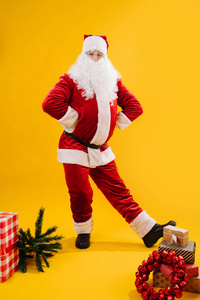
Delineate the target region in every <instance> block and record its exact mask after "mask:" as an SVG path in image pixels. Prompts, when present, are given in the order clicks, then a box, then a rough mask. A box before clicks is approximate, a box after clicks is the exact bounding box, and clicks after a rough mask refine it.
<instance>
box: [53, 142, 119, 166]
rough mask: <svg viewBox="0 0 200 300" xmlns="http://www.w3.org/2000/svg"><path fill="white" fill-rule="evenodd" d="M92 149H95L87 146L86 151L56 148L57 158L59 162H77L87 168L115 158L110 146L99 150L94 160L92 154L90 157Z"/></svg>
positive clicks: (103, 163) (101, 164) (106, 162)
mask: <svg viewBox="0 0 200 300" xmlns="http://www.w3.org/2000/svg"><path fill="white" fill-rule="evenodd" d="M92 150H93V151H95V150H96V149H91V148H89V151H88V153H86V152H84V151H81V150H73V149H58V150H57V160H58V162H60V163H66V164H77V165H81V166H85V167H88V168H95V167H97V166H103V165H106V164H108V163H109V162H111V161H113V160H114V159H115V155H114V153H113V152H112V150H111V148H110V147H108V148H107V149H106V150H104V151H102V152H100V151H99V152H98V155H99V158H98V157H97V159H96V161H95V160H94V155H93V157H92V158H91V155H92V154H91V152H92Z"/></svg>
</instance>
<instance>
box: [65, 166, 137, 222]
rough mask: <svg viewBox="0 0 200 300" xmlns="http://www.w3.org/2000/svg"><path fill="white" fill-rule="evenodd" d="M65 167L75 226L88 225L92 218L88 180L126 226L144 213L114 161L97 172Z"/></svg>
mask: <svg viewBox="0 0 200 300" xmlns="http://www.w3.org/2000/svg"><path fill="white" fill-rule="evenodd" d="M63 165H64V170H65V178H66V183H67V186H68V191H69V194H70V202H71V210H72V214H73V219H74V221H75V222H76V223H81V222H86V221H88V220H89V219H90V218H91V216H92V206H91V204H92V201H93V191H92V188H91V185H90V182H89V176H90V177H91V178H92V180H93V181H94V182H95V184H96V185H97V187H98V188H99V189H100V190H101V192H102V193H103V194H104V196H105V197H106V198H107V200H108V201H109V202H110V203H111V205H112V206H113V207H114V208H115V209H116V210H117V211H118V212H119V213H120V214H121V215H122V217H123V218H125V220H126V222H128V223H131V222H132V221H133V220H134V219H135V218H136V217H137V216H138V215H139V214H140V213H141V212H142V211H143V210H142V209H141V208H140V207H139V205H138V204H137V203H136V202H135V201H134V200H133V197H132V196H131V195H130V192H129V190H128V189H127V188H126V186H125V184H124V182H123V180H122V179H121V177H120V176H119V173H118V170H117V167H116V164H115V161H112V162H110V163H108V164H106V165H104V166H99V167H96V168H87V167H84V166H81V165H76V164H63Z"/></svg>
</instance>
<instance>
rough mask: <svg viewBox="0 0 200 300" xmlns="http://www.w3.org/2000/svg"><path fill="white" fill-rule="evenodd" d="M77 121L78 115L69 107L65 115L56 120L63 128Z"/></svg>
mask: <svg viewBox="0 0 200 300" xmlns="http://www.w3.org/2000/svg"><path fill="white" fill-rule="evenodd" d="M77 119H78V113H77V111H76V110H75V109H73V108H72V107H71V106H68V110H67V112H66V114H65V115H64V116H63V117H62V118H61V119H59V120H58V122H59V123H61V124H62V125H63V126H65V127H71V126H72V125H73V124H74V123H75V122H76V121H77Z"/></svg>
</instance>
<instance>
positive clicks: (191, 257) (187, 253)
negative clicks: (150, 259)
mask: <svg viewBox="0 0 200 300" xmlns="http://www.w3.org/2000/svg"><path fill="white" fill-rule="evenodd" d="M163 250H167V251H170V250H173V251H175V252H176V254H177V255H182V256H183V257H184V259H185V262H186V263H187V264H194V262H195V250H196V244H195V242H193V241H189V243H188V245H187V246H185V247H181V246H178V245H174V244H173V245H171V244H169V243H168V242H166V241H164V240H162V242H161V243H160V244H159V246H158V251H159V252H162V251H163Z"/></svg>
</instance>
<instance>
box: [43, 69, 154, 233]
mask: <svg viewBox="0 0 200 300" xmlns="http://www.w3.org/2000/svg"><path fill="white" fill-rule="evenodd" d="M116 91H117V92H116V98H115V99H112V100H111V101H108V99H106V98H105V97H104V95H103V93H102V94H101V92H100V93H96V94H94V95H93V97H91V98H89V99H87V98H86V96H85V93H84V90H83V89H80V87H79V86H78V84H77V82H76V81H75V80H73V79H72V78H71V76H70V75H69V74H63V75H62V76H61V77H60V80H59V81H58V83H56V84H55V86H54V87H53V88H52V89H51V90H50V92H49V93H48V94H47V96H46V98H45V100H44V102H43V110H44V111H45V112H46V113H48V114H49V115H50V116H52V117H53V118H55V119H57V120H58V122H59V123H61V124H62V126H63V128H64V132H63V133H62V135H61V138H60V141H59V147H58V155H57V158H58V161H59V162H60V163H63V165H64V170H65V177H66V183H67V186H68V190H69V194H70V201H71V209H72V214H73V221H74V226H75V230H76V233H78V234H80V233H91V231H92V229H93V220H92V207H91V204H92V201H93V199H92V196H93V192H92V189H91V186H90V183H89V178H88V177H89V176H91V178H92V179H93V181H94V182H95V183H96V185H97V186H98V188H99V189H100V190H101V191H102V193H103V194H104V195H105V197H106V198H107V199H108V201H109V202H110V203H111V205H112V206H113V207H114V208H115V209H117V211H118V212H119V213H120V214H121V215H122V216H123V217H124V218H125V220H126V221H127V222H128V223H129V224H130V226H131V227H132V228H133V229H134V230H135V231H136V233H137V234H138V235H139V237H143V236H144V235H145V234H146V233H147V232H149V230H150V229H151V228H152V227H153V226H154V225H155V224H156V221H155V220H153V219H152V218H151V217H150V216H149V215H148V214H147V213H146V212H145V211H143V210H142V209H141V208H140V206H139V205H138V204H137V203H136V202H135V201H134V200H133V197H132V195H130V192H129V190H128V189H127V188H126V186H125V184H124V182H123V181H122V179H121V178H120V176H119V174H118V171H117V167H116V164H115V161H114V158H115V156H114V154H113V152H112V150H111V148H110V147H109V146H108V144H107V142H108V141H109V139H110V138H111V136H112V135H113V132H114V129H115V127H116V125H117V126H118V127H119V128H120V129H124V128H126V127H127V126H128V125H130V124H131V123H132V121H134V120H135V119H136V118H137V117H138V116H140V115H141V114H142V107H141V104H140V103H139V101H138V100H137V99H136V97H135V96H134V95H133V94H131V93H130V92H129V91H128V90H127V89H126V87H125V86H124V85H123V83H122V81H121V79H118V81H117V88H116ZM118 106H119V107H121V111H120V112H119V113H117V107H118Z"/></svg>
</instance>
